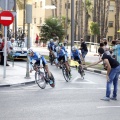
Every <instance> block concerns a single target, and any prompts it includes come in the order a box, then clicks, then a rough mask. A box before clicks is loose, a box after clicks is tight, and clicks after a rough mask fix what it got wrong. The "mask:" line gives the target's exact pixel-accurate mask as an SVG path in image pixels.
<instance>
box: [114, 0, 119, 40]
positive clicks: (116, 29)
mask: <svg viewBox="0 0 120 120" xmlns="http://www.w3.org/2000/svg"><path fill="white" fill-rule="evenodd" d="M115 5H116V13H115V36H114V39H117V38H118V32H117V31H118V30H119V0H115Z"/></svg>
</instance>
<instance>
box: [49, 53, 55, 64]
mask: <svg viewBox="0 0 120 120" xmlns="http://www.w3.org/2000/svg"><path fill="white" fill-rule="evenodd" d="M53 61H54V58H53V55H50V56H49V62H50V64H51V65H52V64H53Z"/></svg>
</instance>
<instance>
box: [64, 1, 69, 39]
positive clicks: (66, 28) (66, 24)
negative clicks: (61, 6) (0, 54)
mask: <svg viewBox="0 0 120 120" xmlns="http://www.w3.org/2000/svg"><path fill="white" fill-rule="evenodd" d="M68 4H69V0H67V2H66V20H65V36H66V37H67V34H68Z"/></svg>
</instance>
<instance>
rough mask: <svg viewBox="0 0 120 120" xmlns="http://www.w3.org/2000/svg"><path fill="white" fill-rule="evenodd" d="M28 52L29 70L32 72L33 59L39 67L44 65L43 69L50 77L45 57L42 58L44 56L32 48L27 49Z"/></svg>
mask: <svg viewBox="0 0 120 120" xmlns="http://www.w3.org/2000/svg"><path fill="white" fill-rule="evenodd" d="M27 54H28V59H29V62H30V72H32V71H33V70H32V65H31V63H32V61H33V60H35V61H36V62H35V64H37V65H39V66H40V67H41V68H42V67H44V68H45V70H46V71H47V72H48V75H49V77H51V73H50V71H49V68H48V65H47V62H46V59H45V58H44V56H42V55H40V53H37V52H34V51H33V50H32V49H28V51H27Z"/></svg>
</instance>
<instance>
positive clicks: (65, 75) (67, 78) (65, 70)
mask: <svg viewBox="0 0 120 120" xmlns="http://www.w3.org/2000/svg"><path fill="white" fill-rule="evenodd" d="M62 73H63V76H64V78H65V80H66V82H68V81H69V80H70V74H69V72H68V71H67V69H66V67H65V66H63V67H62Z"/></svg>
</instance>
